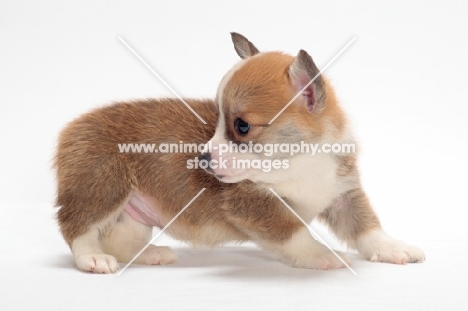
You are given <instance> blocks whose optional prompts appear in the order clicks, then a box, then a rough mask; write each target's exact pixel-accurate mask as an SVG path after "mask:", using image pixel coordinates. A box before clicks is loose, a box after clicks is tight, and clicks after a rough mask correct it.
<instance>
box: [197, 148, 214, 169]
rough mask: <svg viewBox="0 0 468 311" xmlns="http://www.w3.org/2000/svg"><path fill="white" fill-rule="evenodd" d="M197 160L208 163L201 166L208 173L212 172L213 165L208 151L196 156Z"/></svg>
mask: <svg viewBox="0 0 468 311" xmlns="http://www.w3.org/2000/svg"><path fill="white" fill-rule="evenodd" d="M198 161H200V162H201V161H206V162H207V163H208V165H205V166H203V168H204V169H205V170H206V171H207V172H209V173H214V172H213V167H212V166H211V153H209V152H205V153H202V154H201V155H200V156H199V157H198Z"/></svg>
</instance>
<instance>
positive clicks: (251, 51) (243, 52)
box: [231, 32, 260, 58]
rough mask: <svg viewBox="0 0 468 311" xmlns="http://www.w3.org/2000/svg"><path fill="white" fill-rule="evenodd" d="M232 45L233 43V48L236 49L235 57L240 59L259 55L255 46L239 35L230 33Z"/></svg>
mask: <svg viewBox="0 0 468 311" xmlns="http://www.w3.org/2000/svg"><path fill="white" fill-rule="evenodd" d="M231 38H232V43H234V48H235V49H236V52H237V55H239V56H240V58H246V57H249V56H253V55H255V54H257V53H260V52H259V51H258V50H257V48H256V47H255V45H253V44H252V42H250V41H249V40H247V38H246V37H244V36H243V35H241V34H238V33H235V32H231Z"/></svg>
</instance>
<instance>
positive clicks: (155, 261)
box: [135, 245, 177, 265]
mask: <svg viewBox="0 0 468 311" xmlns="http://www.w3.org/2000/svg"><path fill="white" fill-rule="evenodd" d="M176 260H177V255H176V254H175V253H174V252H173V251H172V250H171V249H170V248H169V247H167V246H155V245H150V246H149V247H148V248H147V249H145V250H144V252H143V253H141V255H140V256H139V257H138V258H136V260H135V263H136V264H143V265H167V264H171V263H173V262H175V261H176Z"/></svg>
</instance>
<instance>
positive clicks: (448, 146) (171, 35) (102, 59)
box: [0, 0, 468, 259]
mask: <svg viewBox="0 0 468 311" xmlns="http://www.w3.org/2000/svg"><path fill="white" fill-rule="evenodd" d="M467 13H468V5H467V2H466V1H431V2H428V1H404V0H402V1H388V2H386V3H383V2H381V1H378V2H377V1H373V2H372V1H365V0H359V1H337V2H334V3H331V2H330V1H294V0H289V1H283V2H282V1H252V0H250V1H231V2H224V1H196V2H195V1H193V2H191V1H143V0H140V1H128V2H126V3H124V2H123V1H76V2H73V3H72V2H70V1H9V0H7V1H5V0H4V1H2V2H1V4H0V107H1V108H0V109H1V110H0V135H1V152H0V159H1V161H0V197H1V198H2V199H3V203H2V204H1V207H0V213H1V214H0V215H1V218H0V234H1V237H0V239H1V241H2V242H1V243H2V244H3V243H4V242H6V244H4V246H5V245H6V246H7V247H6V248H4V249H7V250H12V249H16V247H14V245H16V244H17V243H20V242H19V241H21V240H22V239H23V240H24V239H26V238H27V237H29V236H30V234H31V231H30V230H27V228H25V225H24V224H35V223H38V222H39V223H40V222H41V221H43V220H40V219H39V220H38V219H34V217H44V216H43V215H46V216H47V217H48V218H47V219H46V220H44V221H43V224H47V225H52V226H54V224H53V222H51V221H49V220H50V217H51V215H52V213H53V208H52V204H53V200H54V193H55V182H54V176H53V172H52V170H51V158H52V156H53V152H54V146H55V143H56V138H57V135H58V132H59V131H60V129H61V128H62V127H63V126H64V125H65V124H66V123H67V122H69V121H71V120H72V119H73V118H75V117H77V116H78V115H79V114H81V113H83V112H86V111H88V110H89V109H91V108H93V107H97V106H100V105H103V104H106V103H109V102H112V101H115V100H123V99H130V98H144V97H161V96H172V94H171V93H170V91H169V90H168V89H167V88H166V87H165V86H164V85H162V84H161V83H160V82H159V81H158V80H157V79H156V78H155V77H154V76H153V75H152V74H151V73H150V72H149V71H148V69H146V68H145V67H144V66H143V65H142V64H141V63H140V62H139V61H138V60H137V59H136V58H135V57H134V56H133V55H132V54H131V53H130V52H129V51H128V50H127V49H126V48H125V46H124V45H123V44H122V43H121V42H120V41H119V40H118V39H117V37H118V36H119V35H120V36H122V37H123V38H124V39H125V40H127V41H128V43H129V44H131V45H132V46H133V47H134V48H135V49H136V50H137V51H138V52H139V53H140V54H141V55H142V56H143V57H144V58H145V59H146V60H147V61H148V62H149V63H150V65H151V66H152V67H153V68H154V69H155V70H156V71H157V72H158V73H159V74H160V75H161V76H162V77H163V78H164V79H165V80H166V81H167V82H168V83H169V84H170V85H171V86H172V87H173V88H174V89H175V90H176V91H177V92H178V93H179V94H181V95H182V96H185V97H213V96H214V94H215V91H216V88H217V84H218V83H219V81H220V79H221V77H222V76H223V74H224V73H225V72H226V71H227V70H228V69H229V68H230V67H231V66H232V65H233V64H234V63H235V62H236V61H237V60H238V57H237V55H236V53H235V52H234V49H233V47H232V43H231V39H230V35H229V32H231V31H235V32H239V33H241V34H243V35H245V36H246V37H247V38H249V39H250V40H251V41H252V42H253V43H254V44H255V45H256V46H257V47H258V48H259V49H261V50H265V51H266V50H282V51H285V52H288V53H292V54H295V53H297V52H298V51H299V49H305V50H307V51H308V52H309V54H311V55H312V57H313V58H314V60H315V62H316V63H317V64H318V65H319V67H320V66H324V65H325V64H326V63H327V62H328V61H329V60H330V59H331V58H332V57H333V56H334V55H335V54H336V53H337V52H338V51H339V50H340V49H341V47H342V46H344V45H345V44H346V43H347V42H348V41H349V40H350V39H351V38H352V37H356V41H355V42H354V43H353V45H352V46H350V48H349V49H348V50H347V51H346V52H345V53H343V55H341V57H339V59H337V61H336V62H334V63H333V64H332V65H331V66H330V67H329V68H328V69H327V71H326V73H325V74H326V75H327V76H328V77H329V78H330V79H331V81H332V83H333V85H334V86H335V87H336V91H337V94H338V97H339V98H340V99H341V101H342V105H343V107H344V108H345V110H346V111H347V112H348V113H349V116H350V119H351V121H352V123H353V124H354V129H355V133H356V136H357V137H358V138H359V141H360V145H361V158H360V167H361V171H362V178H363V184H364V188H365V189H366V191H367V192H368V194H369V196H370V199H371V201H372V203H373V205H374V206H375V209H376V210H377V212H378V214H379V215H380V217H381V220H382V223H383V225H384V227H385V228H386V229H387V230H388V231H389V232H390V233H391V234H394V235H395V236H397V237H399V238H402V239H405V240H408V241H418V240H430V241H459V242H460V243H464V244H465V245H466V240H467V239H468V231H467V230H466V226H465V223H466V221H465V217H464V214H465V213H464V212H465V209H466V207H467V203H466V199H465V197H466V189H465V188H466V185H467V182H466V176H468V165H467V164H466V159H467V156H468V147H467V133H468V122H467V121H468V120H467V115H466V113H467V105H468V95H467V93H466V87H467V82H468V78H467V77H468V60H467V55H468V42H467V36H466V32H467V30H468V19H467V18H466V15H467ZM38 209H44V210H46V212H42V210H41V212H39V211H38ZM18 213H21V214H18ZM41 213H42V214H41ZM38 215H39V216H38ZM29 217H31V218H29ZM18 218H20V219H18ZM22 224H23V225H22ZM30 228H31V227H30ZM44 230H52V231H54V230H55V231H54V232H55V233H53V234H56V235H58V233H57V232H56V230H57V229H56V228H55V227H54V228H52V229H50V228H47V229H44ZM53 234H51V235H50V236H55V235H53ZM5 236H11V237H13V238H11V239H8V240H4V237H5ZM56 241H59V239H57V240H54V242H53V243H55V242H56ZM41 243H45V244H49V241H41ZM53 243H52V244H53ZM50 247H52V246H50ZM57 247H58V246H57ZM60 247H62V249H64V250H65V251H64V252H66V247H65V246H64V245H62V244H61V246H60ZM465 249H466V247H465ZM465 253H466V252H465ZM67 254H68V253H67ZM428 258H430V257H428ZM10 259H11V258H10Z"/></svg>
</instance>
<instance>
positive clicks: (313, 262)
mask: <svg viewBox="0 0 468 311" xmlns="http://www.w3.org/2000/svg"><path fill="white" fill-rule="evenodd" d="M335 253H336V254H337V255H338V256H339V258H338V257H337V256H335V255H334V254H333V253H332V252H331V251H330V250H329V249H325V250H323V251H320V252H316V251H315V250H314V251H313V252H312V253H310V254H308V256H306V257H305V258H297V259H296V260H295V261H294V262H293V263H292V266H293V267H295V268H308V269H318V270H330V269H340V268H344V267H346V265H345V264H344V263H343V262H342V261H341V260H340V258H341V259H342V260H343V261H344V262H346V264H347V265H348V266H349V265H351V260H350V259H349V258H348V256H346V255H344V254H342V253H340V252H335Z"/></svg>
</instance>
